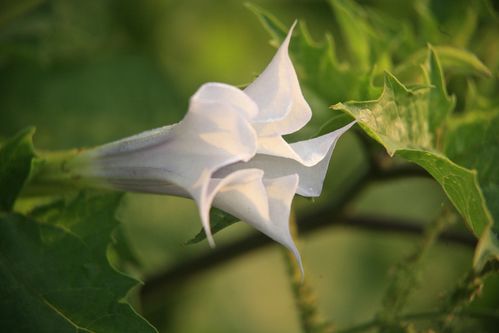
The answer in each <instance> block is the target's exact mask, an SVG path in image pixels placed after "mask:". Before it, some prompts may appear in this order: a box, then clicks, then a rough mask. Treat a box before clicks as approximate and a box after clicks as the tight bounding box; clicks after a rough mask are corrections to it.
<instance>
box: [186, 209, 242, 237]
mask: <svg viewBox="0 0 499 333" xmlns="http://www.w3.org/2000/svg"><path fill="white" fill-rule="evenodd" d="M210 221H211V232H212V234H213V235H214V234H216V233H217V232H219V231H221V230H223V229H225V228H227V227H228V226H231V225H233V224H234V223H236V222H238V221H240V220H239V219H238V218H237V217H234V216H232V215H230V214H227V213H225V212H224V211H221V210H220V209H217V208H212V209H211V211H210ZM205 239H206V234H205V232H204V230H203V229H201V230H200V231H199V232H198V233H197V234H196V236H194V238H192V239H191V240H189V241H188V242H187V244H188V245H191V244H197V243H199V242H201V241H203V240H205Z"/></svg>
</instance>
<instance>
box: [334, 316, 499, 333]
mask: <svg viewBox="0 0 499 333" xmlns="http://www.w3.org/2000/svg"><path fill="white" fill-rule="evenodd" d="M455 315H456V316H457V317H462V318H471V319H487V320H499V313H498V312H496V311H492V312H490V311H462V312H459V313H456V314H455ZM446 316H448V313H447V312H446V311H427V312H418V313H409V314H405V315H401V316H399V317H397V320H398V321H410V320H412V321H415V320H416V321H418V320H430V319H436V318H445V317H446ZM384 324H385V323H383V322H381V321H379V319H374V320H371V321H368V322H366V323H363V324H360V325H357V326H354V327H349V328H346V329H342V330H338V331H336V332H335V333H359V332H365V331H367V330H370V329H373V328H377V327H382V326H383V325H384Z"/></svg>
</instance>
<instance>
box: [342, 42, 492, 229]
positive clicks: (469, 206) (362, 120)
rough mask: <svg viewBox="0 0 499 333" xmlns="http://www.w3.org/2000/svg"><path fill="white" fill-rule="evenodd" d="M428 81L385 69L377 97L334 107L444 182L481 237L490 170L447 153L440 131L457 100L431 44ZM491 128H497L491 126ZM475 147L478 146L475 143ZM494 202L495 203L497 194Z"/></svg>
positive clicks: (487, 221)
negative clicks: (415, 85) (416, 84)
mask: <svg viewBox="0 0 499 333" xmlns="http://www.w3.org/2000/svg"><path fill="white" fill-rule="evenodd" d="M427 80H428V82H427V83H428V85H429V87H428V88H422V89H418V90H410V89H407V88H406V87H405V86H404V85H403V84H401V83H400V82H399V81H398V80H397V79H396V78H395V77H394V76H392V75H391V74H389V73H387V74H386V77H385V85H384V90H383V93H382V95H381V97H380V98H379V99H378V100H375V101H367V102H348V103H345V104H341V103H340V104H337V105H335V106H333V108H334V109H341V110H343V111H345V112H347V113H348V114H350V115H351V116H353V117H355V118H356V119H357V121H358V122H359V124H360V125H361V127H362V128H363V129H364V130H365V131H366V132H367V133H368V134H369V135H370V136H371V137H373V138H374V139H376V140H377V141H378V142H380V143H381V144H382V145H383V146H384V147H385V148H386V150H387V151H388V153H389V154H390V155H392V156H393V155H398V156H401V157H403V158H405V159H407V160H409V161H411V162H414V163H416V164H419V165H420V166H422V167H423V168H425V169H426V170H427V171H428V172H429V173H430V174H431V175H432V176H433V177H434V178H435V179H436V180H437V181H438V182H439V183H440V185H441V186H442V187H443V189H444V191H445V192H446V194H447V196H448V197H449V199H450V200H451V202H452V203H453V204H454V206H455V207H456V209H457V210H458V211H459V212H460V214H461V215H462V216H463V217H464V219H465V220H466V222H467V225H468V227H469V228H470V229H471V230H472V231H473V233H475V235H477V236H480V235H481V234H482V232H483V231H484V230H485V229H486V228H487V227H488V226H489V225H492V223H493V219H492V216H491V214H490V211H489V209H490V208H489V207H488V205H487V202H486V201H485V197H484V191H483V189H484V188H482V187H481V182H479V179H481V177H482V176H484V177H487V176H486V175H484V172H485V171H486V170H480V169H478V172H477V170H475V169H471V168H470V167H473V166H472V165H469V164H464V165H460V164H459V162H460V161H458V160H453V159H452V156H446V155H445V153H446V152H445V151H444V150H443V149H442V146H443V145H444V144H443V142H442V141H443V140H444V138H443V137H442V132H443V131H444V130H445V126H446V125H447V124H446V123H447V121H446V120H447V118H448V115H449V113H450V111H451V109H452V108H453V106H454V100H453V99H452V98H451V97H449V96H447V93H446V90H445V85H444V84H443V82H444V79H443V73H442V70H441V68H440V65H439V61H438V58H437V56H436V54H435V52H434V51H433V50H431V49H430V57H429V59H428V62H427ZM491 133H494V132H493V130H492V132H491ZM495 133H497V132H495ZM456 135H458V136H459V135H460V134H459V133H457V134H456ZM475 135H477V133H475ZM477 136H478V135H477ZM479 137H480V138H477V140H479V142H480V145H482V144H489V143H490V142H489V141H492V139H490V140H488V141H487V140H485V141H484V140H483V137H481V136H479ZM491 137H493V135H492V134H491ZM495 140H497V139H495ZM465 142H466V145H468V144H469V142H468V141H465ZM496 145H497V144H496ZM447 147H449V144H447ZM472 147H473V146H472ZM448 149H449V148H447V150H448ZM471 149H476V146H475V148H471ZM449 157H451V158H449ZM481 157H484V156H481ZM456 162H458V163H456ZM482 169H485V168H482ZM496 173H497V172H496ZM487 179H489V178H487ZM494 202H497V198H496V199H495V201H494Z"/></svg>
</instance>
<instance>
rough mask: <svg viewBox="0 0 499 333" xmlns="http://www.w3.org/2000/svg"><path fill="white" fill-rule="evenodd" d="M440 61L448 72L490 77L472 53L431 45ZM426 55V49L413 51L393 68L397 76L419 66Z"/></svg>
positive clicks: (489, 73) (482, 64)
mask: <svg viewBox="0 0 499 333" xmlns="http://www.w3.org/2000/svg"><path fill="white" fill-rule="evenodd" d="M433 49H435V51H436V53H437V54H438V55H439V58H440V60H441V62H442V67H443V68H444V69H445V70H446V71H449V72H453V73H458V74H462V75H482V76H486V77H491V76H492V73H491V72H490V69H489V68H488V67H487V66H486V65H485V64H484V63H483V62H482V61H481V60H480V59H478V57H477V56H476V55H474V54H473V53H471V52H469V51H466V50H463V49H459V48H455V47H452V46H433ZM426 55H427V51H426V49H421V50H418V51H416V52H414V53H413V55H412V56H410V57H408V58H407V59H406V60H405V61H404V62H402V63H401V64H400V65H399V66H397V67H396V68H395V69H394V73H395V74H397V75H398V76H401V75H405V74H406V73H407V72H409V71H411V70H412V69H413V68H414V67H415V66H419V64H421V63H422V62H424V59H425V57H426Z"/></svg>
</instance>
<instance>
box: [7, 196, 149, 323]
mask: <svg viewBox="0 0 499 333" xmlns="http://www.w3.org/2000/svg"><path fill="white" fill-rule="evenodd" d="M120 198H121V196H120V195H115V194H111V195H98V196H90V195H80V196H78V197H77V198H76V199H74V200H73V201H71V202H70V203H69V204H67V205H66V209H64V210H63V211H60V210H57V211H56V212H51V211H50V209H47V210H45V211H44V212H42V211H38V212H37V216H38V217H39V218H40V219H41V221H40V220H38V221H37V220H35V219H34V218H33V217H25V216H22V215H18V214H5V215H3V216H2V217H1V218H0V316H1V318H0V322H1V325H2V329H3V330H5V331H6V332H75V331H77V332H106V333H109V332H120V333H122V332H156V330H155V329H154V328H153V327H152V326H150V325H149V324H148V323H147V322H146V321H145V320H144V319H142V318H141V317H140V316H138V315H137V314H136V313H135V312H134V310H133V309H132V308H131V307H130V305H129V304H127V303H126V302H125V298H126V296H127V293H128V291H129V290H130V288H132V287H134V286H135V285H136V281H135V280H133V279H131V278H129V277H127V276H124V275H122V274H120V273H118V272H116V271H115V270H114V269H113V268H112V267H111V266H110V265H109V262H108V259H107V256H106V252H107V248H108V244H109V240H110V234H111V232H112V230H113V229H114V228H115V227H116V225H117V221H116V220H115V218H114V211H115V209H116V207H117V206H118V204H119V202H120ZM54 209H57V208H56V206H54Z"/></svg>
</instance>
